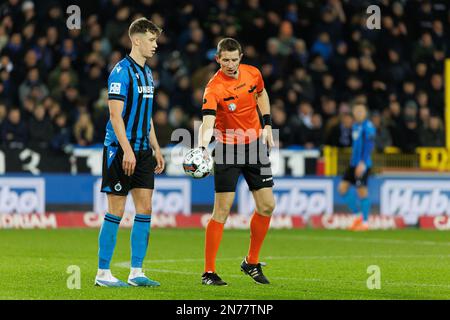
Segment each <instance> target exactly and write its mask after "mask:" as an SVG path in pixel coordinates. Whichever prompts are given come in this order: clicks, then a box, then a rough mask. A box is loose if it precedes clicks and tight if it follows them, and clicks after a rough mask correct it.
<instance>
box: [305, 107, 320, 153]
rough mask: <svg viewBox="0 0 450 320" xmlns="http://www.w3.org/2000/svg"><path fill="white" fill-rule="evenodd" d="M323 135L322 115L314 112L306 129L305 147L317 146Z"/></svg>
mask: <svg viewBox="0 0 450 320" xmlns="http://www.w3.org/2000/svg"><path fill="white" fill-rule="evenodd" d="M323 136H324V129H323V125H322V116H321V115H320V114H318V113H314V114H313V116H312V118H311V128H309V129H308V130H307V131H306V136H305V148H309V149H310V148H319V147H320V146H322V144H323Z"/></svg>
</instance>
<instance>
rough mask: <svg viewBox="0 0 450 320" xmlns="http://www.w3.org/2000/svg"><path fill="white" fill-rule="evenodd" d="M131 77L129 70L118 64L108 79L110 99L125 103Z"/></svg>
mask: <svg viewBox="0 0 450 320" xmlns="http://www.w3.org/2000/svg"><path fill="white" fill-rule="evenodd" d="M129 82H130V79H129V75H128V72H127V68H123V67H122V66H121V65H120V64H117V65H116V66H115V67H114V69H112V71H111V73H110V74H109V78H108V99H109V100H120V101H125V98H126V97H127V94H128V86H129Z"/></svg>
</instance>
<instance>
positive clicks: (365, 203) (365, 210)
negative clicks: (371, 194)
mask: <svg viewBox="0 0 450 320" xmlns="http://www.w3.org/2000/svg"><path fill="white" fill-rule="evenodd" d="M360 201H361V211H362V214H363V221H364V222H368V221H369V212H370V201H369V198H368V197H366V198H362V199H361V200H360Z"/></svg>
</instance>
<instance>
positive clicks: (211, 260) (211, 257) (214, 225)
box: [205, 218, 224, 272]
mask: <svg viewBox="0 0 450 320" xmlns="http://www.w3.org/2000/svg"><path fill="white" fill-rule="evenodd" d="M223 226H224V224H223V223H220V222H217V221H215V220H213V219H212V218H211V219H210V220H209V222H208V225H207V226H206V236H205V272H216V255H217V251H219V245H220V241H222V234H223Z"/></svg>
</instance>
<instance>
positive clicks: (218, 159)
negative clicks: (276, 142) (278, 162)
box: [212, 140, 274, 192]
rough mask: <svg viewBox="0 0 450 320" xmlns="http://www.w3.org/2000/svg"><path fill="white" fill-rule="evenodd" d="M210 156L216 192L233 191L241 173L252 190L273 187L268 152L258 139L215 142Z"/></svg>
mask: <svg viewBox="0 0 450 320" xmlns="http://www.w3.org/2000/svg"><path fill="white" fill-rule="evenodd" d="M212 156H213V158H214V186H215V191H216V192H235V191H236V185H237V182H238V179H239V176H240V174H241V173H242V174H243V175H244V178H245V180H246V181H247V185H248V187H249V189H250V190H252V191H253V190H259V189H261V188H271V187H273V184H274V183H273V177H272V169H271V166H270V160H269V153H268V150H267V146H266V145H264V144H262V143H261V141H260V140H256V141H255V142H252V143H250V144H245V145H225V144H222V143H217V145H216V147H215V148H214V151H213V153H212Z"/></svg>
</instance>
